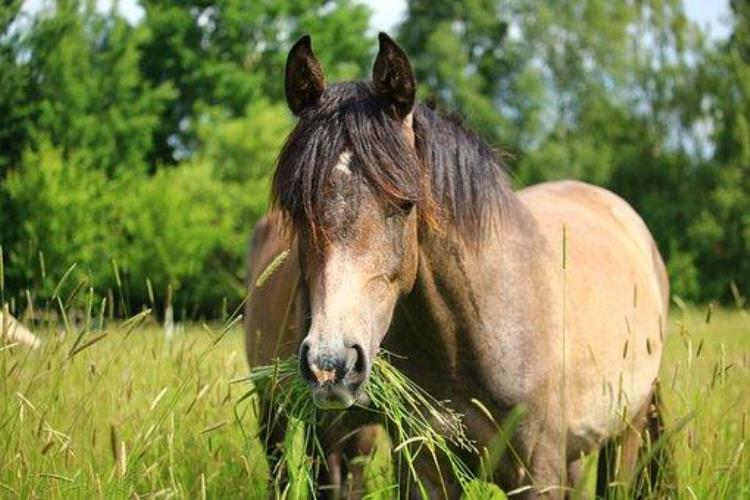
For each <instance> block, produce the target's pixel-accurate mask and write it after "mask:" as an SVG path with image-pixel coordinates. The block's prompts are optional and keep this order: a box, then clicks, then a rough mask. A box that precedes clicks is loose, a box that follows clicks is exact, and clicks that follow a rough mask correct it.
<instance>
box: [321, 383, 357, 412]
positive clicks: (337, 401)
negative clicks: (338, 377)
mask: <svg viewBox="0 0 750 500" xmlns="http://www.w3.org/2000/svg"><path fill="white" fill-rule="evenodd" d="M358 396H359V394H357V392H356V391H351V390H350V389H348V388H347V387H345V386H343V385H340V384H325V385H323V386H321V387H314V388H313V389H312V397H313V402H314V403H315V406H317V407H318V408H320V409H323V410H345V409H347V408H349V407H351V406H352V405H354V404H355V403H356V402H357V401H358V399H359V397H358Z"/></svg>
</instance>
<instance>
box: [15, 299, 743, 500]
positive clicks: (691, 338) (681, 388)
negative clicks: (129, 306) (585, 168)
mask: <svg viewBox="0 0 750 500" xmlns="http://www.w3.org/2000/svg"><path fill="white" fill-rule="evenodd" d="M706 316H707V314H706V309H705V308H703V309H691V308H688V309H686V310H685V311H682V312H681V311H680V310H679V309H678V308H675V311H674V313H673V319H672V323H673V327H672V332H671V335H670V336H669V337H668V339H667V353H666V356H665V360H664V363H663V371H662V376H661V381H662V389H663V395H664V399H665V402H666V405H667V408H668V411H669V416H668V422H669V423H672V424H673V425H674V423H675V422H680V421H684V422H686V424H685V425H684V427H683V429H682V431H681V432H680V433H679V434H678V435H677V436H676V438H675V439H674V441H673V442H674V446H675V458H674V462H675V464H676V471H677V476H678V480H677V485H676V487H677V491H678V493H679V497H681V498H742V497H748V496H750V459H749V458H748V450H747V449H746V448H747V446H746V445H747V433H748V430H749V429H748V427H749V426H750V424H748V422H747V419H748V416H747V413H748V412H750V389H749V388H750V316H749V315H748V314H747V313H743V312H736V311H735V312H732V311H724V310H717V311H713V313H712V314H711V318H710V321H709V322H708V323H707V322H706ZM102 335H104V336H102ZM45 339H46V342H45V344H44V346H43V348H42V349H40V350H38V351H35V352H31V351H28V350H26V349H25V348H23V347H20V346H15V347H5V348H2V347H0V349H2V350H1V351H0V371H2V373H3V374H4V375H3V376H2V377H1V378H0V497H11V498H12V497H20V498H33V497H44V498H71V497H74V498H75V497H86V498H88V497H92V496H93V497H115V498H120V497H121V498H125V497H128V498H133V497H134V496H135V495H139V496H145V495H151V496H159V497H166V496H178V497H187V498H209V497H210V498H224V497H231V498H236V497H244V498H266V497H267V494H268V493H267V492H268V488H269V487H272V486H271V485H270V482H269V476H270V471H269V468H268V464H267V461H266V459H265V456H264V452H263V447H262V446H261V443H260V441H259V440H258V439H257V436H256V429H257V419H256V417H255V414H254V405H253V400H252V398H245V399H243V398H242V396H243V395H245V394H246V393H247V392H248V390H249V386H248V382H246V381H242V380H241V379H243V378H244V377H245V376H246V375H247V368H246V364H245V356H244V351H243V342H242V334H241V331H240V329H239V328H238V327H236V326H235V327H233V328H231V329H229V330H228V331H227V332H226V334H223V333H222V332H221V329H220V328H218V327H217V328H215V329H211V328H209V327H204V326H198V325H195V326H191V327H188V328H187V329H186V330H185V331H184V332H181V333H178V334H177V335H176V337H175V340H174V341H173V342H172V343H167V342H166V341H165V340H164V335H163V331H162V330H161V329H160V328H159V327H158V326H156V325H155V324H153V323H149V322H148V319H147V318H146V319H144V320H143V321H135V322H131V323H130V324H126V325H120V326H117V327H114V326H113V327H111V328H107V329H105V331H104V332H99V331H92V332H86V333H85V334H84V336H82V337H81V338H78V337H77V335H75V334H72V333H69V334H68V335H66V336H65V337H64V338H63V337H59V336H57V335H45ZM292 448H295V447H294V446H293V447H292ZM296 448H299V446H296ZM376 453H377V454H378V458H377V460H375V461H374V463H375V465H372V466H370V467H368V468H367V470H366V481H365V482H366V484H367V485H368V487H370V488H371V489H372V490H375V491H377V492H378V494H377V495H375V496H377V497H378V498H389V497H390V496H392V492H393V491H394V490H393V489H389V485H391V484H392V482H393V480H392V479H390V478H391V477H392V476H391V475H390V472H389V470H390V469H391V465H390V463H391V462H394V463H395V461H396V460H397V458H395V457H393V456H391V454H390V452H389V451H388V446H387V445H386V444H383V445H381V446H380V447H378V448H377V452H376ZM297 460H299V461H302V462H304V460H305V457H298V458H297ZM279 493H281V494H284V493H286V494H287V495H288V496H289V497H290V498H291V497H292V495H289V493H290V491H288V490H287V491H280V492H279Z"/></svg>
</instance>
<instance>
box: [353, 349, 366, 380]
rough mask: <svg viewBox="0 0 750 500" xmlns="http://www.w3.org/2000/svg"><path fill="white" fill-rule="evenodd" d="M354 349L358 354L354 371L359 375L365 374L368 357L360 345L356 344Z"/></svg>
mask: <svg viewBox="0 0 750 500" xmlns="http://www.w3.org/2000/svg"><path fill="white" fill-rule="evenodd" d="M353 349H354V351H355V352H356V353H357V360H356V361H355V363H354V371H355V372H357V373H364V372H365V371H367V355H366V354H365V351H364V349H362V346H361V345H359V344H354V346H353Z"/></svg>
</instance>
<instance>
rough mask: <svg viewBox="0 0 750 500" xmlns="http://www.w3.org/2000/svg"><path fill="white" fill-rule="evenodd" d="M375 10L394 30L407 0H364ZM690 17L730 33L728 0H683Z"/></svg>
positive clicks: (379, 24) (380, 27) (718, 34)
mask: <svg viewBox="0 0 750 500" xmlns="http://www.w3.org/2000/svg"><path fill="white" fill-rule="evenodd" d="M364 3H365V4H367V5H368V6H369V7H370V8H371V9H372V11H373V17H372V20H371V23H370V24H371V25H372V28H373V30H374V31H388V32H392V31H393V28H395V26H396V25H397V24H398V23H399V21H401V19H402V18H403V17H404V13H405V11H406V0H364ZM683 3H684V5H685V11H686V12H687V15H688V17H690V18H691V19H692V20H693V21H695V22H697V23H698V24H700V26H701V27H704V28H705V27H706V26H708V28H709V30H710V34H711V36H712V37H714V38H724V37H726V36H727V35H728V34H729V29H728V27H727V22H726V20H724V21H722V19H723V18H725V17H727V16H728V13H729V1H728V0H683Z"/></svg>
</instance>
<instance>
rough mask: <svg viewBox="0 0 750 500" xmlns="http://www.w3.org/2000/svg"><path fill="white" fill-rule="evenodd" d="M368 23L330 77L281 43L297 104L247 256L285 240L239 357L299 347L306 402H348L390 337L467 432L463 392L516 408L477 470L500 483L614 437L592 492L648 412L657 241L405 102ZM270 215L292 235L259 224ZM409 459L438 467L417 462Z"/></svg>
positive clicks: (657, 310)
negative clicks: (512, 421) (346, 69)
mask: <svg viewBox="0 0 750 500" xmlns="http://www.w3.org/2000/svg"><path fill="white" fill-rule="evenodd" d="M379 39H380V49H379V53H378V55H377V58H376V61H375V65H374V68H373V74H372V81H357V82H346V83H337V84H333V85H329V86H327V85H326V83H325V79H324V76H323V71H322V68H321V66H320V64H319V63H318V61H317V59H316V58H315V56H314V54H313V52H312V48H311V43H310V38H309V37H303V38H302V39H300V40H299V41H298V42H297V43H296V44H295V45H294V47H293V48H292V49H291V51H290V54H289V57H288V60H287V67H286V82H285V85H286V97H287V101H288V104H289V107H290V108H291V110H292V112H293V113H294V114H295V115H297V116H298V117H299V121H298V123H297V126H296V127H295V129H294V130H293V131H292V132H291V134H290V135H289V137H288V139H287V142H286V144H285V145H284V147H283V149H282V151H281V153H280V155H279V160H278V165H277V169H276V172H275V175H274V180H273V195H274V200H275V206H276V207H277V209H278V210H279V212H280V213H281V214H282V215H279V214H274V215H272V216H270V217H269V218H268V219H267V220H266V221H265V222H264V225H263V226H261V228H260V229H259V230H257V231H256V238H255V241H256V244H254V245H253V251H252V252H251V261H252V264H253V265H252V269H254V271H253V272H254V273H255V275H256V276H257V273H258V272H260V270H262V268H263V263H264V262H266V263H267V262H269V261H270V260H272V259H273V256H274V255H276V254H278V253H279V252H281V251H282V250H284V249H285V248H291V249H292V252H291V253H290V254H289V257H288V258H287V260H286V261H285V262H284V264H283V266H282V269H281V270H280V272H279V273H277V274H276V275H275V276H274V277H273V278H271V280H272V282H269V283H267V284H266V285H264V286H265V287H267V290H259V293H258V295H257V296H256V297H255V300H253V301H252V302H251V303H250V305H249V306H248V311H247V313H248V325H247V326H248V330H247V333H248V344H247V345H248V356H249V357H250V358H251V359H252V358H253V357H255V356H256V354H257V353H259V352H260V353H261V358H265V359H259V360H260V361H265V360H267V359H268V356H270V355H272V354H269V353H271V352H272V351H273V350H274V349H275V346H277V345H280V346H282V349H281V351H280V352H281V354H282V355H285V354H288V353H291V352H295V351H296V352H298V353H299V360H300V374H301V376H302V377H304V378H305V380H306V381H307V382H308V383H309V386H310V388H311V396H312V398H313V399H314V401H315V402H316V404H317V405H318V406H320V407H321V408H346V407H348V406H350V405H352V404H353V403H354V402H355V401H356V400H357V397H358V395H359V393H360V391H361V390H362V387H363V384H365V382H366V381H367V378H368V375H369V373H370V369H371V367H372V362H373V359H374V358H375V356H377V355H378V352H379V350H380V349H381V348H386V349H387V350H389V351H391V352H393V353H396V354H398V355H400V356H401V357H403V358H401V357H399V358H397V359H396V361H397V364H398V366H399V368H400V369H402V370H403V371H404V372H406V373H407V375H409V376H410V377H411V378H412V379H413V380H415V381H416V382H417V383H419V384H420V385H421V386H423V387H424V388H425V389H427V390H428V391H430V392H431V393H432V394H433V395H434V396H435V397H437V398H439V399H449V400H451V401H452V404H453V405H454V406H455V407H456V408H457V409H458V410H459V411H460V412H462V413H464V414H465V423H466V424H467V427H468V429H469V432H470V434H471V437H472V438H474V439H476V441H477V443H478V444H479V446H480V447H488V448H491V447H492V445H493V441H494V440H496V439H497V436H498V429H497V427H496V425H495V424H494V423H493V421H492V420H491V419H490V418H488V416H487V415H486V413H485V412H484V410H482V409H480V407H479V406H478V405H476V404H475V402H474V401H481V402H482V403H483V405H484V407H485V408H486V409H488V410H489V411H490V412H491V413H492V414H493V415H494V416H495V417H496V418H497V419H498V420H499V419H502V417H503V416H504V415H507V414H508V413H509V412H510V411H512V409H513V408H521V409H522V411H523V417H522V420H521V423H520V425H519V426H518V427H517V429H516V430H515V433H514V435H513V438H512V442H511V448H512V451H513V453H512V454H510V455H509V458H507V459H504V460H501V461H499V462H498V463H497V464H496V466H495V471H494V474H493V476H492V477H493V478H494V479H495V480H496V481H497V482H498V483H499V484H500V485H501V486H502V487H503V488H505V489H506V491H507V490H512V489H516V488H519V487H524V486H526V489H525V490H524V493H523V494H524V495H526V496H536V495H539V494H543V493H547V494H552V495H555V496H558V495H561V494H562V492H563V491H565V490H566V488H567V487H569V486H575V484H576V482H577V481H578V479H579V476H580V468H581V467H580V465H581V464H580V461H581V460H580V458H581V456H582V455H583V454H586V453H590V452H593V451H596V450H597V449H599V448H601V447H602V446H603V445H606V446H607V449H610V450H611V449H612V448H613V446H614V443H616V442H617V443H618V444H619V446H618V449H621V450H622V453H621V456H620V457H619V458H618V457H616V456H615V455H616V453H602V454H600V474H599V484H598V486H597V491H598V492H599V493H600V494H605V493H606V492H607V486H608V482H609V480H610V479H611V475H610V474H611V471H612V467H613V464H614V462H615V461H617V462H618V463H619V464H620V469H622V470H625V471H628V470H632V468H633V466H634V465H635V463H636V460H637V459H638V449H639V447H640V443H641V433H642V431H643V430H644V428H645V427H646V426H647V424H650V429H649V430H650V437H651V439H656V438H657V437H658V435H657V434H658V431H659V429H660V425H659V422H658V413H657V412H658V408H657V407H656V406H655V405H652V402H656V398H655V382H656V377H657V373H658V370H659V365H660V360H661V354H662V345H663V332H664V331H665V324H666V320H667V312H668V296H669V284H668V279H667V276H666V272H665V268H664V264H663V262H662V259H661V256H660V255H659V252H658V250H657V248H656V246H655V244H654V241H653V239H652V237H651V235H650V233H649V231H648V229H647V228H646V226H645V224H644V223H643V221H642V220H641V218H640V217H639V216H638V215H637V214H636V213H635V212H634V211H633V209H632V208H631V207H630V206H629V205H628V204H627V203H626V202H625V201H623V200H622V199H621V198H619V197H617V196H616V195H614V194H612V193H611V192H608V191H606V190H604V189H601V188H597V187H594V186H590V185H587V184H583V183H580V182H572V181H566V182H554V183H546V184H541V185H537V186H533V187H530V188H527V189H524V190H521V191H520V192H517V193H514V192H513V191H512V190H511V188H510V186H509V183H508V181H507V179H506V177H505V174H504V169H503V165H502V162H501V160H500V159H499V158H498V157H497V156H496V155H495V154H494V152H493V150H492V149H491V148H490V147H489V146H488V145H487V144H486V143H485V142H484V141H482V140H481V139H480V138H478V137H476V136H475V135H474V134H472V133H471V132H470V131H468V130H466V129H465V128H464V127H462V126H461V125H460V124H458V123H455V122H454V121H452V120H449V119H446V118H444V117H442V116H440V115H439V114H437V113H436V112H434V111H433V110H431V109H430V108H428V107H426V106H424V105H421V104H419V103H416V102H415V89H416V81H415V78H414V74H413V71H412V69H411V65H410V63H409V60H408V58H407V56H406V54H405V53H404V52H403V50H402V49H401V48H400V47H398V45H397V44H396V43H395V42H393V40H391V39H390V38H389V37H388V36H387V35H385V34H381V35H380V37H379ZM283 221H288V223H289V224H290V226H291V227H292V228H293V231H292V232H293V234H294V236H293V237H291V238H289V241H288V242H286V241H285V240H284V239H283V238H282V237H280V236H279V235H278V234H277V233H276V232H275V231H274V230H273V228H274V227H277V228H278V227H280V226H281V225H283V224H286V222H283ZM295 291H296V292H295ZM292 299H293V301H294V303H295V304H296V305H291V304H292V303H291V302H290V301H292ZM290 312H291V316H294V321H288V322H287V323H286V325H284V320H283V318H284V317H288V316H289V313H290ZM292 325H297V326H296V328H297V332H296V333H295V331H294V329H293V328H292ZM280 330H283V331H281V332H280ZM258 340H261V345H259V344H258ZM420 473H421V474H424V477H426V478H429V477H430V475H431V474H433V477H434V471H432V472H430V465H429V464H427V465H425V466H424V468H423V469H422V470H420ZM449 487H451V486H450V485H449ZM452 487H453V488H457V485H452ZM434 491H435V492H436V495H437V494H438V492H441V491H443V490H442V489H438V488H437V487H436V489H435V490H434ZM449 491H450V493H449V495H450V496H453V495H454V494H455V495H457V494H458V491H457V489H454V490H449Z"/></svg>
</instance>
